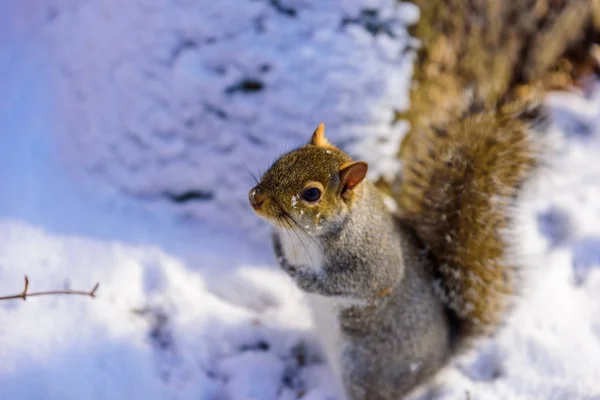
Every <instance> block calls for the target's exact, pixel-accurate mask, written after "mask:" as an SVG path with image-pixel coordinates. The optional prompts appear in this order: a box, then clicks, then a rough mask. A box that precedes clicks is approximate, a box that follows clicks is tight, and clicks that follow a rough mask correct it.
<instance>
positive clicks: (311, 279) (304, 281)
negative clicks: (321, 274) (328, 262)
mask: <svg viewBox="0 0 600 400" xmlns="http://www.w3.org/2000/svg"><path fill="white" fill-rule="evenodd" d="M292 278H293V279H294V281H295V282H296V284H297V285H298V287H299V288H300V289H302V290H304V291H305V292H318V291H319V287H320V285H319V278H318V276H317V275H316V274H315V273H314V272H306V271H302V270H296V273H295V275H294V276H292Z"/></svg>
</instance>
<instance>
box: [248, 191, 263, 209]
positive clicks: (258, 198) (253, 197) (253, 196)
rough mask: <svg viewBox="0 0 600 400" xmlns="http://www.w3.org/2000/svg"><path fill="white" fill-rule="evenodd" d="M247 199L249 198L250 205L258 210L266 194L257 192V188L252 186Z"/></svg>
mask: <svg viewBox="0 0 600 400" xmlns="http://www.w3.org/2000/svg"><path fill="white" fill-rule="evenodd" d="M248 200H250V205H251V206H252V208H254V209H255V210H258V209H260V207H261V206H262V205H263V204H264V202H265V200H266V196H265V195H264V194H262V193H259V192H258V190H257V189H256V188H254V189H252V190H250V192H249V193H248Z"/></svg>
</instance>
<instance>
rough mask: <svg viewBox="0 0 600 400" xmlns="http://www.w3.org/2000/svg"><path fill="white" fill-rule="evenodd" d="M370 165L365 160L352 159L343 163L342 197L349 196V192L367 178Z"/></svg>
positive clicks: (341, 171)
mask: <svg viewBox="0 0 600 400" xmlns="http://www.w3.org/2000/svg"><path fill="white" fill-rule="evenodd" d="M368 170H369V165H368V164H367V163H366V162H364V161H352V162H348V163H345V164H342V166H341V167H340V181H341V183H342V188H343V189H342V197H344V198H348V194H350V192H351V191H352V190H353V189H354V188H355V187H356V185H358V184H359V183H361V182H362V181H363V179H365V177H366V176H367V171H368Z"/></svg>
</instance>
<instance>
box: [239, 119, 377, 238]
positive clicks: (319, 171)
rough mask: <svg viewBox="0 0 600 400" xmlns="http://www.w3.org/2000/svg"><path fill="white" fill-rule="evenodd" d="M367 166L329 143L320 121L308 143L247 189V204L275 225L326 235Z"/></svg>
mask: <svg viewBox="0 0 600 400" xmlns="http://www.w3.org/2000/svg"><path fill="white" fill-rule="evenodd" d="M367 168H368V167H367V164H366V163H364V162H362V161H356V162H355V161H352V159H351V158H350V156H348V155H347V154H346V153H344V152H343V151H342V150H340V149H338V148H337V147H335V146H333V145H332V144H331V143H329V142H328V141H327V139H326V138H325V127H324V125H323V124H320V125H319V126H318V127H317V129H316V130H315V132H314V133H313V135H312V139H311V141H310V142H309V143H308V144H307V145H305V146H303V147H300V148H299V149H296V150H293V151H291V152H289V153H287V154H285V155H283V156H282V157H280V158H279V159H278V160H277V161H275V162H274V163H273V165H272V166H271V167H270V168H269V170H268V171H267V172H266V173H265V174H264V175H263V177H262V178H261V181H260V183H259V184H258V185H256V186H255V187H254V188H252V189H251V190H250V192H249V194H248V197H249V200H250V205H251V206H252V208H253V209H254V211H255V212H256V213H257V214H258V215H259V216H261V217H263V218H265V219H266V220H268V221H269V222H272V223H274V224H275V225H277V226H279V227H283V228H288V229H296V228H298V229H301V230H304V231H306V232H308V233H313V234H319V233H325V232H327V231H329V230H330V228H331V227H332V226H334V225H335V224H336V223H338V222H340V221H341V220H343V218H344V215H345V214H346V213H347V212H348V210H349V209H350V208H351V207H352V202H353V201H354V198H355V196H356V191H357V189H358V188H359V187H360V183H361V182H362V181H363V179H364V178H365V175H366V173H367Z"/></svg>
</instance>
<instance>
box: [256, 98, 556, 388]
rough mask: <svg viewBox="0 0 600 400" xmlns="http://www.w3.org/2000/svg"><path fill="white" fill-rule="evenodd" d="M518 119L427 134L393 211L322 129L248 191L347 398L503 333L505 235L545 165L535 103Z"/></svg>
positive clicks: (398, 382)
mask: <svg viewBox="0 0 600 400" xmlns="http://www.w3.org/2000/svg"><path fill="white" fill-rule="evenodd" d="M522 109H523V108H522V107H521V106H519V107H515V106H510V105H506V106H505V107H504V108H503V109H502V110H501V111H500V112H501V113H503V114H502V115H504V117H503V118H498V114H497V113H494V114H490V113H485V112H482V113H476V114H473V115H472V116H471V117H470V118H468V119H465V120H463V121H461V122H460V123H457V124H454V125H453V124H450V125H448V126H447V127H446V130H445V131H443V132H442V131H434V133H433V135H432V136H431V137H427V136H423V137H422V139H423V140H422V142H420V143H421V146H420V147H419V148H418V149H417V150H418V151H416V152H415V153H414V157H413V160H412V161H411V162H409V163H408V164H405V165H404V168H403V171H404V172H403V175H404V176H403V180H404V182H405V186H404V188H403V190H402V195H401V196H400V197H399V198H398V205H399V206H400V211H399V213H398V214H394V213H392V212H391V211H390V209H389V208H388V207H387V206H386V205H385V203H384V200H383V197H382V194H381V192H380V191H379V189H377V188H376V187H375V185H374V184H373V183H371V182H370V181H369V180H367V179H365V178H366V174H367V170H368V165H367V164H366V163H365V162H362V161H354V160H352V158H351V157H350V156H349V155H347V154H346V153H344V152H343V151H342V150H340V149H339V148H337V147H335V146H334V145H332V144H331V143H330V142H329V141H328V140H327V139H326V138H325V135H324V126H323V124H321V125H319V127H318V128H317V129H316V131H315V132H314V133H313V135H312V138H311V141H310V142H309V143H308V144H307V145H305V146H303V147H300V148H299V149H296V150H294V151H291V152H290V153H287V154H285V155H283V156H282V157H280V158H279V159H278V160H276V161H275V163H274V164H273V165H272V166H271V167H270V168H269V169H268V170H267V172H266V173H265V174H264V175H263V176H262V178H261V180H260V182H259V183H258V185H256V186H255V187H254V188H253V189H251V190H250V192H249V202H250V205H251V206H252V208H253V209H254V211H255V212H256V213H257V214H258V215H259V216H260V217H262V218H264V219H266V220H268V221H269V222H271V223H273V224H274V225H275V229H274V231H273V235H272V240H273V247H274V251H275V255H276V258H277V260H278V262H279V265H280V266H281V268H282V269H283V270H284V271H285V272H286V273H287V274H289V276H291V277H292V279H293V280H294V281H295V283H296V284H297V285H298V287H300V289H301V290H303V291H304V292H306V294H307V296H308V299H309V303H310V305H311V307H312V309H313V311H314V314H315V322H316V327H317V330H318V333H319V336H320V339H321V340H322V342H323V347H324V349H325V353H326V356H327V359H328V361H329V362H330V364H331V366H332V369H333V372H334V374H335V376H336V377H337V378H338V380H339V382H340V390H341V391H342V392H343V393H345V395H346V396H347V397H348V398H350V399H352V400H361V399H368V400H392V399H399V398H400V397H401V396H403V395H405V394H406V393H408V392H409V391H411V390H412V389H414V388H415V387H417V386H418V385H419V384H422V383H424V382H426V381H427V380H428V379H429V378H430V377H432V376H433V375H435V373H436V372H437V371H439V370H440V369H441V368H442V367H443V366H444V365H445V364H446V363H447V361H448V360H449V359H450V358H451V357H452V356H453V355H454V354H456V353H457V352H459V351H461V349H464V348H467V347H468V344H469V342H470V341H471V339H472V338H474V337H477V335H480V334H484V333H490V332H493V331H494V330H495V329H496V328H497V327H498V326H499V325H500V324H501V322H502V320H503V317H504V315H505V314H506V312H507V309H508V308H509V306H510V303H511V302H510V298H511V294H512V293H514V292H515V291H516V290H517V287H516V285H517V282H516V276H515V274H516V272H517V271H516V266H514V265H513V264H511V263H510V262H509V259H508V257H507V256H506V253H507V252H508V251H509V250H510V243H509V242H508V240H507V239H506V238H505V236H504V233H503V230H504V229H506V228H507V227H508V226H509V224H510V212H509V211H508V208H509V207H510V205H511V203H512V202H513V201H514V200H515V198H516V196H518V195H519V193H520V191H519V190H520V188H521V186H522V185H523V184H524V182H525V181H526V180H527V179H529V178H530V177H531V175H532V174H533V172H534V171H535V169H536V167H537V165H538V164H539V159H538V157H537V150H536V148H537V145H536V143H535V140H534V138H533V137H532V134H531V132H530V131H531V130H534V129H538V128H539V124H540V123H543V121H545V118H544V116H543V113H542V112H541V109H540V108H539V107H530V108H526V110H527V112H522Z"/></svg>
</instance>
